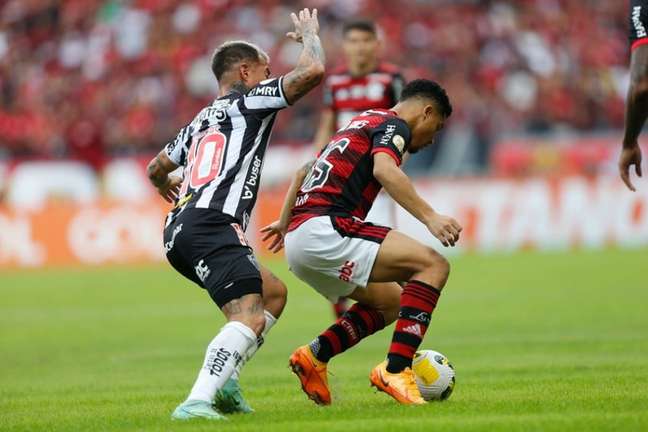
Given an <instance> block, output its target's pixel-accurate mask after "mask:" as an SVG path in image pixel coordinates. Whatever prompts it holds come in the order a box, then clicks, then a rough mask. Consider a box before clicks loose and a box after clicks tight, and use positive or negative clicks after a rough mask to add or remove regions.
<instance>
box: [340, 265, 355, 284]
mask: <svg viewBox="0 0 648 432" xmlns="http://www.w3.org/2000/svg"><path fill="white" fill-rule="evenodd" d="M355 265H356V264H355V262H353V261H347V262H345V263H344V265H343V266H342V268H341V269H340V274H339V276H338V277H339V278H340V279H341V280H343V281H344V282H351V277H353V268H354V267H355Z"/></svg>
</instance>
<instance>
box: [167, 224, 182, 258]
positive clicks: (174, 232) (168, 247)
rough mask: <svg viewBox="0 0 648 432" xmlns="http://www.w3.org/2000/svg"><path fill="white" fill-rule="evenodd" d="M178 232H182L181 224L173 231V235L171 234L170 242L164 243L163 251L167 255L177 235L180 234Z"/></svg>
mask: <svg viewBox="0 0 648 432" xmlns="http://www.w3.org/2000/svg"><path fill="white" fill-rule="evenodd" d="M180 231H182V224H180V225H178V226H177V227H175V228H174V229H173V233H171V240H169V241H168V242H166V243H164V250H165V251H166V252H167V253H168V252H170V251H171V249H173V246H174V245H175V239H176V236H177V235H178V234H180Z"/></svg>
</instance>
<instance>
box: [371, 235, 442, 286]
mask: <svg viewBox="0 0 648 432" xmlns="http://www.w3.org/2000/svg"><path fill="white" fill-rule="evenodd" d="M449 273H450V264H449V263H448V260H447V259H445V257H443V256H442V255H441V254H439V253H438V252H437V251H435V250H434V249H432V248H431V247H429V246H425V245H423V244H422V243H420V242H418V241H416V240H414V239H413V238H411V237H409V236H407V235H406V234H403V233H401V232H399V231H395V230H392V231H390V232H389V233H388V234H387V236H386V237H385V239H384V240H383V242H382V244H381V245H380V249H379V250H378V254H377V256H376V260H375V262H374V266H373V269H372V271H371V275H370V276H369V281H370V282H391V281H408V280H411V279H416V280H421V281H422V282H425V283H427V284H428V285H432V286H434V287H436V288H437V289H439V290H441V289H443V286H445V283H446V281H447V280H448V275H449Z"/></svg>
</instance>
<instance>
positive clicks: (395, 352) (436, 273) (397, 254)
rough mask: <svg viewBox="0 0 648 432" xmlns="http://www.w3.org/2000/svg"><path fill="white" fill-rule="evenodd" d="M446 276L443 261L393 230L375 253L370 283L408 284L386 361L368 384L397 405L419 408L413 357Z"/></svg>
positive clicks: (446, 270) (375, 371)
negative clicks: (396, 402)
mask: <svg viewBox="0 0 648 432" xmlns="http://www.w3.org/2000/svg"><path fill="white" fill-rule="evenodd" d="M449 273H450V265H449V263H448V261H447V260H446V259H445V258H444V257H443V256H441V255H440V254H439V253H437V252H436V251H435V250H434V249H432V248H430V247H427V246H425V245H423V244H421V243H420V242H418V241H416V240H414V239H412V238H410V237H408V236H406V235H405V234H402V233H399V232H397V231H391V232H390V233H389V234H388V235H387V236H386V238H385V240H384V241H383V243H382V244H381V247H380V249H379V251H378V255H377V258H376V261H375V262H374V267H373V269H372V272H371V275H370V280H372V281H382V280H406V281H408V282H407V284H406V285H405V287H404V288H403V291H402V293H401V298H400V310H399V314H398V319H397V321H396V327H395V329H394V334H393V336H392V342H391V345H390V348H389V353H388V355H387V362H385V363H381V364H379V365H378V366H376V367H375V368H374V369H373V370H372V372H371V374H370V380H371V383H372V385H374V386H375V387H376V388H378V389H379V390H381V391H384V392H386V393H387V394H389V395H390V396H392V397H393V398H394V399H396V400H397V401H398V402H400V403H407V404H421V403H424V400H423V398H422V397H421V395H420V392H419V391H418V388H417V386H416V382H415V380H414V373H413V372H412V369H411V367H412V358H413V357H414V353H415V352H416V350H417V349H418V347H419V346H420V344H421V341H422V340H423V337H424V336H425V332H426V331H427V328H428V325H429V323H430V318H431V315H432V312H433V311H434V309H435V307H436V304H437V301H438V299H439V296H440V294H441V289H442V288H443V287H444V286H445V283H446V281H447V279H448V275H449Z"/></svg>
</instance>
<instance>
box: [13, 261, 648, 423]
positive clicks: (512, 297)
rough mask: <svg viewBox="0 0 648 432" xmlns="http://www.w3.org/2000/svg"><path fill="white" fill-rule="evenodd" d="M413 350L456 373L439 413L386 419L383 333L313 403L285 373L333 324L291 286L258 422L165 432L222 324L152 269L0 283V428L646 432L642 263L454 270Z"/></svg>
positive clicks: (30, 276)
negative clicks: (322, 399) (441, 360)
mask: <svg viewBox="0 0 648 432" xmlns="http://www.w3.org/2000/svg"><path fill="white" fill-rule="evenodd" d="M451 261H452V264H453V272H452V274H451V276H450V281H449V284H448V286H447V289H446V291H445V292H444V295H443V297H442V299H441V301H440V306H439V308H438V309H437V312H436V314H435V316H434V319H433V322H432V325H431V328H430V331H428V334H427V336H426V339H425V342H424V344H423V347H426V348H432V349H436V350H439V351H441V352H443V353H444V354H446V355H447V356H448V357H449V358H450V359H451V361H452V362H453V364H454V365H455V368H456V370H457V387H456V389H455V393H454V394H453V396H452V397H451V398H450V400H449V401H447V402H444V403H432V404H428V405H427V406H424V407H403V406H397V405H396V404H395V403H393V402H392V400H390V399H389V398H388V397H387V396H385V395H384V394H378V393H375V392H374V391H373V390H371V389H370V388H369V381H368V378H367V376H368V373H369V370H370V369H371V367H373V366H374V365H375V364H377V363H378V362H379V361H380V360H381V359H382V358H383V357H384V355H385V352H386V349H387V346H388V342H389V338H390V333H391V332H390V331H389V330H388V331H383V332H382V333H381V334H379V335H376V336H373V337H371V338H369V339H367V340H366V341H364V342H363V343H362V344H361V345H360V346H358V347H356V348H354V349H353V350H352V351H350V352H348V353H346V354H344V355H342V356H341V357H339V358H337V359H335V360H334V361H333V362H332V363H331V367H330V370H331V372H332V374H333V376H332V377H331V383H332V386H333V392H334V395H333V396H334V405H333V406H331V407H328V408H320V407H316V406H315V405H313V404H312V403H311V402H310V401H308V400H307V399H306V397H305V396H304V395H303V394H302V393H301V391H300V389H299V386H298V383H297V380H296V379H295V378H294V376H293V375H292V374H291V373H290V372H289V370H288V368H287V358H288V355H289V354H290V352H291V351H292V349H293V348H294V347H296V346H298V345H300V344H303V343H304V342H307V341H309V340H310V339H311V338H312V337H313V336H315V335H316V334H317V333H318V332H319V331H320V330H322V329H324V328H325V327H326V326H327V325H328V324H329V323H330V321H331V315H330V310H329V306H328V305H327V304H326V303H325V301H324V300H323V299H321V298H320V297H319V296H318V295H317V294H315V293H314V292H313V291H311V290H310V289H308V288H307V287H305V286H303V285H302V284H301V283H299V282H298V281H297V280H295V279H294V278H293V277H292V276H291V275H290V274H289V273H288V271H287V270H286V267H285V265H284V263H283V262H281V261H277V262H273V263H268V264H269V265H270V266H271V267H272V268H273V269H274V270H275V271H276V272H277V274H278V275H279V276H281V277H282V278H284V279H285V280H286V281H287V282H288V284H289V288H290V294H289V301H288V306H287V309H286V311H285V314H284V316H283V317H282V319H281V320H280V321H279V323H278V324H277V326H276V327H275V328H274V329H273V331H272V333H271V334H270V336H269V338H268V340H267V343H266V345H265V346H264V347H263V349H262V350H261V351H260V352H259V354H258V356H257V357H256V358H255V359H254V360H253V361H252V362H251V363H249V364H248V366H247V368H246V370H245V371H244V375H243V378H242V382H243V385H244V388H245V389H246V394H247V397H248V400H249V401H250V403H251V404H252V405H253V406H254V407H255V408H256V410H257V412H256V413H255V414H252V415H249V416H230V421H228V422H226V423H217V424H214V423H208V422H198V423H191V424H179V423H175V422H171V421H170V419H169V415H170V413H171V411H172V409H173V408H174V407H175V406H176V404H177V403H178V402H180V401H181V400H182V399H183V398H185V397H186V394H187V392H188V390H189V388H190V386H191V384H192V383H193V379H194V377H195V374H196V373H197V369H198V366H199V365H200V363H201V361H202V356H203V351H204V348H205V346H206V344H207V343H208V341H209V340H210V339H211V338H212V337H213V335H214V334H215V333H216V332H217V330H218V328H219V326H220V325H221V323H222V318H221V317H220V316H219V312H218V311H217V310H216V308H215V307H214V306H213V305H212V303H211V301H210V300H209V298H208V296H207V295H206V293H204V292H203V291H202V290H200V289H199V288H197V287H195V286H193V285H191V284H190V283H189V282H186V281H185V280H183V279H182V278H181V277H180V276H178V275H176V274H175V273H174V272H173V271H172V270H171V269H170V268H168V267H166V266H160V267H149V268H119V267H115V268H101V269H90V270H48V271H45V270H33V271H24V272H9V273H8V272H3V273H1V274H0V298H1V299H2V300H1V301H0V346H1V353H0V430H2V431H14V430H29V431H46V430H48V431H49V430H56V431H73V430H88V431H89V430H92V431H100V430H105V431H130V430H141V431H153V430H158V431H170V430H216V429H219V430H228V431H229V430H232V431H235V430H237V431H238V430H256V431H259V432H261V431H263V432H265V431H291V430H293V431H324V430H326V431H329V430H333V431H335V430H340V431H348V430H352V431H354V432H355V431H383V430H406V429H408V428H410V429H414V430H443V431H449V430H457V431H469V430H488V431H492V430H520V431H531V430H538V431H540V430H542V431H545V430H555V431H565V430H588V431H599V430H601V431H602V430H615V431H616V430H623V431H629V430H648V250H645V249H644V250H637V251H625V252H624V251H616V250H612V251H605V252H578V253H569V254H566V253H565V254H539V253H523V254H516V255H498V256H462V257H457V258H453V259H452V260H451Z"/></svg>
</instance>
